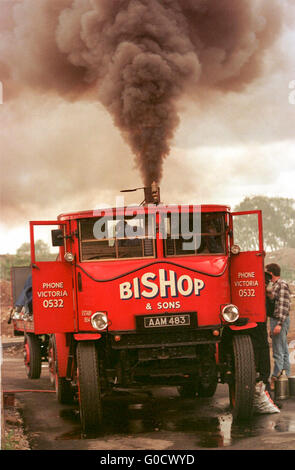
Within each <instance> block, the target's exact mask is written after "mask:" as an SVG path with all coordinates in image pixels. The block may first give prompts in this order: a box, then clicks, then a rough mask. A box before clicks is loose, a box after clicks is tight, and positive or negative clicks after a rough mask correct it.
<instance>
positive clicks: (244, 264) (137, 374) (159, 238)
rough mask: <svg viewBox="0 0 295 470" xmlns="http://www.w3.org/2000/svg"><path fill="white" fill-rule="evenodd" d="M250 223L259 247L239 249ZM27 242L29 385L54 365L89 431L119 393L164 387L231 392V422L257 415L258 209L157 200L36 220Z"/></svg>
mask: <svg viewBox="0 0 295 470" xmlns="http://www.w3.org/2000/svg"><path fill="white" fill-rule="evenodd" d="M248 216H251V217H255V218H256V219H257V227H258V244H257V247H254V248H252V250H249V249H248V248H247V249H243V247H242V246H240V245H238V244H237V242H236V240H235V233H236V232H235V227H234V225H235V221H236V220H241V218H245V217H248ZM38 226H44V227H52V226H54V230H52V243H53V245H54V246H58V247H59V255H58V259H57V260H55V261H38V259H37V257H36V253H35V235H34V233H35V229H36V227H38ZM30 236H31V267H30V271H31V273H32V288H33V312H32V317H30V318H22V316H21V314H20V315H19V317H18V318H14V319H13V324H14V329H15V332H16V334H20V332H23V333H24V338H25V365H26V369H27V374H28V377H29V378H31V379H34V378H38V377H39V376H40V373H41V367H39V365H40V363H41V362H42V361H48V365H49V372H50V377H51V381H52V383H53V384H54V386H55V389H56V393H57V398H58V400H59V402H60V403H70V402H73V401H76V403H77V404H78V405H79V410H80V419H81V426H82V429H83V432H88V431H91V430H94V429H99V427H100V425H101V422H102V416H103V411H104V398H105V397H106V396H107V395H108V394H110V393H111V392H112V391H113V390H114V389H115V388H117V387H120V388H122V387H128V388H130V387H143V386H147V385H153V386H154V385H158V386H167V385H169V386H175V387H177V389H178V392H179V394H180V396H181V397H183V398H187V397H189V398H194V397H196V399H197V397H212V396H213V395H214V393H215V391H216V388H217V386H218V383H222V384H224V383H226V384H228V389H229V400H230V404H231V407H232V413H233V416H234V418H235V419H248V418H249V417H250V416H251V414H252V411H253V397H254V391H255V384H256V381H257V380H258V379H259V369H258V367H257V360H255V359H256V358H255V355H254V350H253V342H252V339H251V338H252V332H253V331H254V330H255V328H257V325H259V324H261V323H263V322H265V319H266V312H265V284H264V252H263V240H262V214H261V211H249V212H239V213H237V212H231V211H230V209H229V207H227V206H223V205H201V206H197V205H182V206H178V205H163V204H161V203H159V200H156V203H144V204H143V205H140V206H128V207H120V208H119V207H115V208H112V209H101V210H95V211H84V212H77V213H69V214H63V215H60V216H59V217H58V218H57V220H48V221H32V222H30ZM14 269H17V268H14ZM40 348H41V349H42V351H43V352H42V353H40ZM44 348H45V349H46V351H47V352H46V354H44Z"/></svg>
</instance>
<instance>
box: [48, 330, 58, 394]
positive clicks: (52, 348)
mask: <svg viewBox="0 0 295 470" xmlns="http://www.w3.org/2000/svg"><path fill="white" fill-rule="evenodd" d="M56 367H57V364H56V345H55V338H54V336H51V337H50V338H49V343H48V373H49V379H50V382H51V384H52V386H53V388H55V386H56V374H57V370H56Z"/></svg>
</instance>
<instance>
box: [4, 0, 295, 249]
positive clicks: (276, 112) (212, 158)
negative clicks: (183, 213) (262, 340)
mask: <svg viewBox="0 0 295 470" xmlns="http://www.w3.org/2000/svg"><path fill="white" fill-rule="evenodd" d="M289 4H290V12H291V9H292V11H293V12H294V3H292V2H289ZM293 28H294V26H292V25H290V27H289V28H284V30H283V31H282V34H281V36H280V38H279V40H278V42H277V43H276V44H275V46H274V48H273V49H272V51H270V52H269V53H268V54H267V55H266V57H265V71H266V72H265V73H264V74H263V76H261V77H259V78H258V79H257V80H255V81H254V82H253V83H251V84H250V85H249V86H248V87H247V88H246V89H245V90H244V91H243V92H236V93H234V92H232V93H228V94H226V95H221V94H220V95H219V94H218V93H217V92H216V94H215V95H214V94H212V98H211V101H210V102H206V105H205V104H200V103H198V102H196V101H192V100H190V99H189V97H187V98H186V99H183V100H182V101H181V102H180V103H179V111H178V112H179V116H180V125H179V127H178V129H177V132H176V135H175V138H174V141H173V145H172V147H171V152H170V155H169V157H168V158H167V159H166V160H165V162H164V171H163V178H162V181H161V196H162V200H163V202H164V203H195V204H201V203H209V204H215V203H217V204H226V205H230V206H231V207H234V206H235V205H236V204H238V203H239V202H241V201H242V200H243V199H244V197H245V196H252V195H265V196H269V197H288V198H295V136H294V129H295V54H294V51H295V31H294V29H293ZM0 80H2V83H3V104H1V105H0V152H1V213H2V216H1V226H0V229H1V243H0V250H1V251H0V252H1V253H15V251H16V249H17V248H18V247H19V246H20V245H21V244H22V243H23V242H27V241H29V225H28V222H29V220H46V219H50V220H52V219H56V217H57V216H58V215H59V214H60V213H64V212H68V211H79V210H87V209H95V208H96V207H98V206H100V207H101V206H102V205H103V204H107V205H113V204H114V203H115V199H116V196H120V190H121V189H126V188H133V187H138V186H141V185H142V181H141V178H140V174H139V172H138V169H137V168H136V166H135V164H134V157H133V156H132V153H131V151H130V149H129V147H128V146H127V145H126V143H125V142H124V141H123V139H122V137H121V135H120V132H119V130H118V129H117V128H116V127H115V126H114V124H113V121H112V119H111V117H110V115H109V114H108V112H107V111H106V110H105V109H104V108H103V107H102V105H100V104H98V103H93V102H87V101H82V100H80V101H75V102H73V103H70V102H68V101H64V100H62V99H61V98H60V97H57V96H55V95H50V96H49V95H41V96H36V95H35V94H33V93H31V92H30V91H29V90H26V92H25V93H20V94H19V96H18V97H16V98H15V99H13V100H8V101H6V100H5V93H6V88H5V79H1V76H0ZM293 81H294V83H292V82H293ZM290 87H291V88H290ZM292 90H294V93H293V94H292ZM61 156H64V158H62V157H61ZM125 197H126V199H125V202H126V204H131V203H137V202H138V203H139V202H141V201H142V194H141V193H130V195H125Z"/></svg>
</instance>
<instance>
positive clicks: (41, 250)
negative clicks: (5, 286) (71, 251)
mask: <svg viewBox="0 0 295 470" xmlns="http://www.w3.org/2000/svg"><path fill="white" fill-rule="evenodd" d="M35 253H36V259H38V261H51V260H55V259H56V254H52V253H51V252H50V247H49V246H48V245H47V244H46V243H45V242H44V241H43V240H37V241H36V243H35ZM30 264H31V247H30V243H23V244H22V245H21V246H20V247H19V248H18V249H17V250H16V254H15V255H1V256H0V275H1V279H5V280H9V279H10V269H11V267H12V266H29V265H30Z"/></svg>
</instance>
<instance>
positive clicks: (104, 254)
mask: <svg viewBox="0 0 295 470" xmlns="http://www.w3.org/2000/svg"><path fill="white" fill-rule="evenodd" d="M79 232H80V233H79V235H80V236H79V238H80V259H81V261H97V260H104V259H118V258H125V259H126V258H146V257H154V256H155V238H156V237H155V218H154V215H149V216H147V215H145V214H140V215H136V216H134V217H131V216H130V217H129V216H120V217H112V216H103V217H96V218H90V219H83V220H80V222H79Z"/></svg>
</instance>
